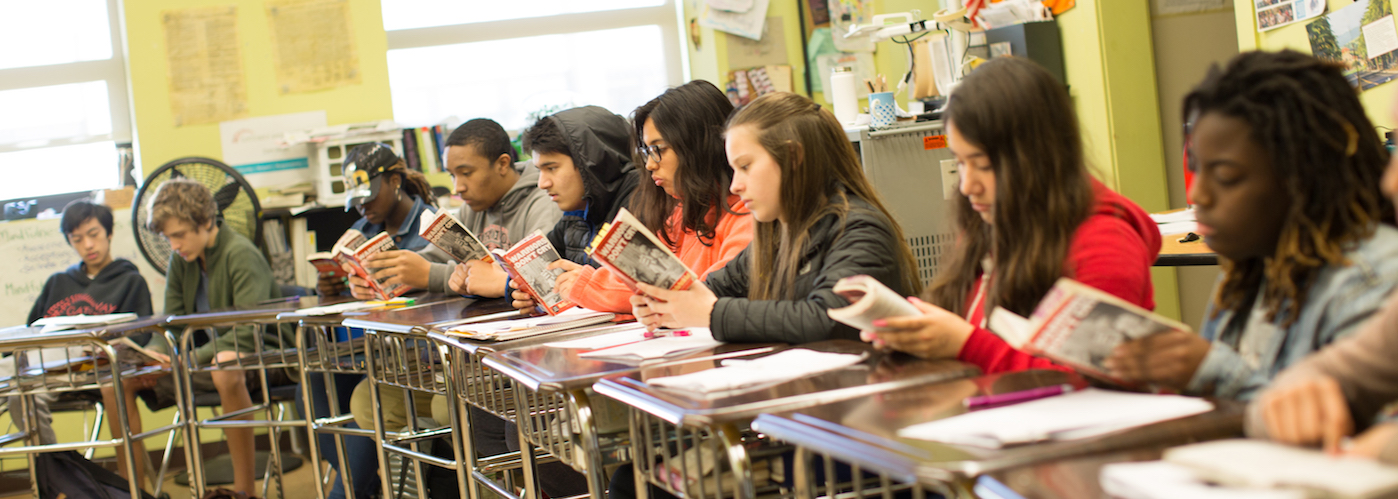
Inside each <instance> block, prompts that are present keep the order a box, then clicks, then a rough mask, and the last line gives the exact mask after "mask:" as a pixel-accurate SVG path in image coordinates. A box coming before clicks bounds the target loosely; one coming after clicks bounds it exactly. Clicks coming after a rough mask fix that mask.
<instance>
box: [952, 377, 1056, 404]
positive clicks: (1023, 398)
mask: <svg viewBox="0 0 1398 499" xmlns="http://www.w3.org/2000/svg"><path fill="white" fill-rule="evenodd" d="M1071 391H1073V385H1070V384H1067V383H1064V384H1061V385H1053V386H1045V387H1041V388H1034V389H1031V390H1024V391H1019V392H1010V393H999V394H995V395H981V396H976V397H968V398H967V399H966V401H965V405H966V408H967V409H972V410H974V409H989V408H991V407H1000V406H1004V405H1010V404H1018V403H1020V402H1028V401H1030V400H1038V399H1041V398H1047V397H1052V396H1054V395H1062V394H1064V393H1068V392H1071Z"/></svg>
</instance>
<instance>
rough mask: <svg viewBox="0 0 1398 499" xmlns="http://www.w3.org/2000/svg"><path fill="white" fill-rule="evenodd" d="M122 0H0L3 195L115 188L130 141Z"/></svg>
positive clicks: (6, 197) (0, 188) (0, 166)
mask: <svg viewBox="0 0 1398 499" xmlns="http://www.w3.org/2000/svg"><path fill="white" fill-rule="evenodd" d="M118 1H119V0H45V1H42V2H10V1H4V2H0V47H10V48H11V50H0V110H3V111H2V112H0V170H3V171H4V174H5V175H7V176H8V178H10V179H13V181H12V182H6V183H3V184H0V200H9V199H16V198H29V197H35V196H43V195H49V194H60V193H67V192H80V191H87V190H95V189H104V188H112V187H117V186H119V185H120V184H121V181H120V178H119V177H120V175H119V173H118V171H119V166H118V165H119V154H118V150H117V144H119V143H129V142H130V141H131V113H130V108H129V104H128V103H129V95H128V93H127V89H126V66H125V61H124V58H123V57H122V54H121V50H119V48H120V47H121V41H120V39H119V38H118V37H119V36H120V33H121V28H120V20H119V17H120V16H118V12H119V11H120V9H119V8H118V4H117V2H118Z"/></svg>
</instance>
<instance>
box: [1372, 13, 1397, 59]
mask: <svg viewBox="0 0 1398 499" xmlns="http://www.w3.org/2000/svg"><path fill="white" fill-rule="evenodd" d="M1370 1H1372V0H1370ZM1364 45H1365V47H1366V48H1368V49H1369V59H1377V58H1378V57H1379V56H1381V55H1384V54H1387V53H1389V52H1392V51H1394V50H1398V29H1394V26H1393V16H1391V15H1390V16H1384V17H1383V18H1381V19H1379V20H1377V21H1374V22H1371V23H1369V24H1365V25H1364Z"/></svg>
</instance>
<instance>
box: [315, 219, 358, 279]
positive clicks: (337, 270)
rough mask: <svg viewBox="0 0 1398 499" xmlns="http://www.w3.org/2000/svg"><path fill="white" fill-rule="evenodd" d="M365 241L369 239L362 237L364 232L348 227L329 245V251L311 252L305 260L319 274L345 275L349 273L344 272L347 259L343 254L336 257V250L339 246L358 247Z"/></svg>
mask: <svg viewBox="0 0 1398 499" xmlns="http://www.w3.org/2000/svg"><path fill="white" fill-rule="evenodd" d="M366 242H369V239H368V238H366V237H364V233H362V232H359V231H357V230H354V229H349V230H346V231H345V233H344V234H342V235H341V236H340V239H339V240H338V241H335V245H334V246H332V247H331V250H330V251H321V252H318V253H311V254H309V255H306V260H307V261H309V262H311V265H312V266H314V267H315V268H316V272H319V273H320V274H324V275H328V276H330V277H345V276H347V275H349V274H346V273H345V267H344V264H345V263H348V260H346V259H345V258H344V257H343V256H341V257H339V258H336V254H337V253H339V252H338V251H337V250H339V249H341V248H350V249H354V248H358V247H360V246H363V245H364V243H366Z"/></svg>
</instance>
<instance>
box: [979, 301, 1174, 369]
mask: <svg viewBox="0 0 1398 499" xmlns="http://www.w3.org/2000/svg"><path fill="white" fill-rule="evenodd" d="M990 329H991V331H993V332H994V333H995V334H997V335H999V336H1000V338H1002V339H1004V340H1005V342H1006V343H1009V345H1010V346H1012V347H1014V348H1016V349H1018V350H1020V351H1022V352H1025V353H1028V354H1030V355H1038V356H1041V357H1046V358H1048V359H1050V360H1053V361H1054V362H1058V363H1060V364H1064V365H1067V366H1070V367H1072V368H1074V369H1077V370H1079V371H1081V372H1083V373H1084V374H1088V375H1091V376H1094V377H1097V378H1101V379H1104V380H1107V381H1111V382H1114V383H1118V384H1125V383H1123V382H1122V380H1120V379H1117V378H1115V377H1113V376H1111V375H1110V374H1108V371H1107V368H1106V367H1105V366H1104V365H1103V362H1104V361H1106V360H1107V357H1108V356H1110V355H1111V353H1112V350H1113V349H1115V348H1116V346H1117V345H1120V344H1122V343H1124V342H1127V341H1131V340H1138V339H1141V338H1145V337H1147V336H1150V335H1153V334H1157V333H1163V332H1167V331H1176V330H1178V331H1191V329H1190V328H1189V326H1186V325H1184V324H1183V323H1181V322H1179V321H1176V320H1173V319H1170V318H1168V317H1164V316H1161V315H1157V314H1155V313H1152V312H1150V311H1149V310H1146V309H1144V308H1141V307H1138V306H1136V305H1134V304H1131V303H1129V302H1127V301H1126V300H1123V299H1121V298H1117V297H1116V296H1113V295H1111V294H1109V293H1106V292H1104V291H1102V290H1099V289H1097V288H1094V287H1092V286H1088V285H1086V284H1083V283H1080V282H1077V281H1074V280H1072V279H1068V278H1066V277H1065V278H1061V279H1059V280H1058V282H1057V283H1054V285H1053V288H1052V289H1050V290H1049V292H1048V294H1046V295H1044V299H1043V300H1041V301H1040V302H1039V306H1038V307H1036V308H1035V309H1034V313H1033V314H1030V316H1029V318H1028V319H1026V318H1023V317H1020V316H1018V315H1015V314H1014V313H1013V312H1010V311H1008V310H1005V309H1002V308H996V309H995V310H994V311H993V312H991V316H990Z"/></svg>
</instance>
